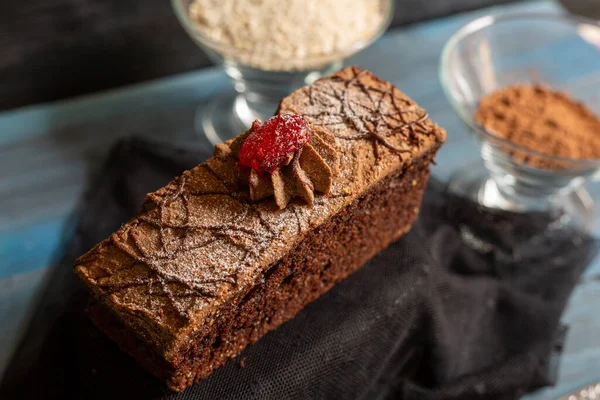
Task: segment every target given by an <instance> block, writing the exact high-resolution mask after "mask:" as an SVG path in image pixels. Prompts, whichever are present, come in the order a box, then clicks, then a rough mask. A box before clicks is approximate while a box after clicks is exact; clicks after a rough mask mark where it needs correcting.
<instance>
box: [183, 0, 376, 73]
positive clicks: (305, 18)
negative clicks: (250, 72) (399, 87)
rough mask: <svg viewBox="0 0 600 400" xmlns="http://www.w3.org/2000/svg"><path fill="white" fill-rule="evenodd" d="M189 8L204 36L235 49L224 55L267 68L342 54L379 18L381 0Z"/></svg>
mask: <svg viewBox="0 0 600 400" xmlns="http://www.w3.org/2000/svg"><path fill="white" fill-rule="evenodd" d="M189 12H190V16H191V18H192V19H193V20H194V21H195V22H196V24H197V27H198V29H199V30H200V31H201V32H202V33H203V34H204V35H206V36H207V37H208V38H209V39H211V40H213V41H215V42H218V43H222V44H224V45H226V46H231V47H233V48H235V49H236V51H235V52H234V51H232V54H227V56H230V57H234V58H237V59H238V60H239V61H242V62H245V63H247V64H250V65H253V66H256V67H260V68H263V69H268V70H288V69H302V67H309V65H305V63H306V62H308V60H307V59H308V58H309V57H314V56H328V55H332V54H337V53H342V52H345V51H347V50H348V49H349V48H351V47H352V46H353V45H355V44H356V43H357V42H361V41H363V40H368V39H370V38H371V37H373V36H374V35H375V33H376V32H377V31H378V30H379V28H380V27H381V25H382V23H383V21H384V10H383V1H382V0H286V1H280V0H195V1H194V2H192V3H191V5H190V7H189ZM240 50H242V52H240ZM245 52H246V53H245ZM282 62H283V63H282Z"/></svg>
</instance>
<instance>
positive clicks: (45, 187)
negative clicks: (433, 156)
mask: <svg viewBox="0 0 600 400" xmlns="http://www.w3.org/2000/svg"><path fill="white" fill-rule="evenodd" d="M533 10H535V11H548V12H560V11H561V10H560V8H559V7H558V6H557V5H556V4H555V3H554V2H552V1H534V2H528V3H521V4H518V5H509V6H502V7H496V8H492V9H487V10H480V11H477V12H473V13H467V14H462V15H457V16H453V17H449V18H444V19H441V20H436V21H432V22H427V23H423V24H418V25H414V26H410V27H408V28H403V29H399V30H393V31H391V32H389V33H388V34H386V35H385V36H384V37H383V38H382V39H380V40H379V41H378V42H376V43H375V44H374V45H373V46H371V47H370V48H369V49H367V50H366V51H364V52H363V53H361V54H358V55H357V56H355V57H354V58H353V59H351V60H349V61H348V63H352V64H356V65H359V66H361V67H363V68H367V69H369V70H371V71H373V72H374V73H375V74H376V75H379V76H381V77H382V78H384V79H387V80H389V81H391V82H393V83H395V84H397V85H398V86H399V87H400V89H401V90H403V91H405V92H406V93H407V94H408V95H410V96H411V97H412V98H414V99H415V100H416V101H417V102H418V103H420V104H421V105H422V106H423V107H425V108H426V109H427V110H428V111H429V113H430V115H431V117H432V119H433V120H435V121H436V122H438V123H439V124H440V125H442V126H444V127H445V128H446V129H447V130H448V133H449V139H448V143H447V144H446V145H445V146H444V147H443V149H442V150H441V151H440V153H439V155H438V158H437V162H438V166H437V167H435V168H434V170H433V173H434V175H435V176H436V177H437V178H439V179H441V180H444V181H447V180H448V179H449V177H450V175H451V173H452V172H453V171H456V169H458V168H460V167H462V166H466V165H468V164H469V163H471V162H473V161H474V160H477V159H478V157H479V155H478V149H477V147H476V145H475V143H474V141H473V140H472V138H471V137H470V136H469V135H468V132H467V131H466V129H465V128H464V126H463V125H462V124H461V122H460V121H459V120H458V117H457V116H456V115H455V114H454V113H453V112H452V110H451V109H450V107H449V105H448V103H447V102H446V100H445V98H444V96H443V94H442V90H441V87H440V84H439V81H438V78H437V70H438V63H439V55H440V52H441V49H442V46H443V45H444V43H445V42H446V40H447V39H448V38H449V37H450V36H451V35H452V34H453V33H454V32H455V31H456V30H457V29H458V28H459V27H460V26H462V25H463V24H465V23H466V22H468V21H470V20H472V19H474V18H476V17H478V16H480V15H484V14H486V13H491V12H493V13H497V12H507V11H533ZM228 89H229V86H228V81H227V79H226V78H225V76H224V74H223V73H222V72H221V71H220V70H219V69H205V70H201V71H197V72H192V73H187V74H183V75H179V76H174V77H170V78H166V79H162V80H159V81H154V82H149V83H145V84H142V85H137V86H132V87H127V88H124V89H120V90H115V91H111V92H107V93H103V94H97V95H93V96H89V97H83V98H77V99H73V100H70V101H66V102H60V103H53V104H47V105H39V106H33V107H28V108H25V109H20V110H16V111H10V112H5V113H0V210H1V211H0V376H2V373H3V371H4V369H5V368H6V364H7V361H8V360H9V358H10V355H11V353H12V351H13V350H14V348H15V345H16V343H18V340H19V338H20V336H21V334H22V332H23V330H24V329H26V326H27V322H28V318H29V315H30V314H31V310H32V309H33V308H34V307H35V304H36V295H37V294H38V291H39V288H40V285H41V284H42V283H43V281H44V278H45V276H47V274H48V271H49V270H50V268H51V267H52V266H53V265H55V263H56V261H57V259H58V257H59V256H60V252H61V245H62V244H63V243H64V241H65V240H68V237H69V232H70V229H71V228H72V227H73V226H74V224H75V223H76V221H74V218H72V215H73V212H74V210H75V207H76V204H77V202H78V200H79V198H80V196H81V195H82V192H83V190H84V188H85V187H86V185H87V183H88V180H89V178H90V176H92V175H93V174H94V172H95V171H96V170H97V168H98V167H99V164H100V162H101V160H102V159H103V158H104V157H105V155H106V153H107V150H108V149H109V147H110V146H111V144H113V143H114V141H115V140H116V139H118V138H120V137H123V136H127V135H131V134H138V135H144V136H147V137H152V138H160V139H163V140H168V141H172V142H178V143H194V145H195V146H197V145H198V144H204V145H206V146H208V145H209V144H208V142H207V141H206V140H205V139H204V138H201V137H199V136H197V135H196V134H195V132H194V126H193V117H194V113H195V110H196V108H197V107H198V106H202V104H204V103H206V102H207V101H208V100H209V99H210V98H211V97H212V96H213V95H215V94H217V93H220V92H222V91H224V90H228ZM590 189H591V192H592V193H595V194H600V188H598V185H596V186H593V187H590ZM595 197H596V198H597V199H600V196H597V195H596V196H595ZM598 276H600V260H596V261H595V262H594V263H593V264H592V265H591V266H590V268H589V269H588V271H587V272H586V274H585V276H584V277H583V278H582V281H581V283H580V284H579V286H578V287H577V289H576V290H575V293H574V294H573V297H572V299H571V301H570V304H569V306H568V308H567V311H566V313H565V315H564V317H563V319H564V321H565V322H566V323H567V324H569V325H570V327H571V329H570V331H569V335H568V341H567V345H566V348H565V351H564V355H563V357H562V359H561V367H560V377H559V382H558V386H556V387H554V388H549V389H544V390H541V391H539V392H537V393H535V394H533V395H530V396H528V398H529V399H552V398H555V397H557V396H558V395H559V394H563V393H565V392H567V391H570V390H571V389H574V388H576V387H578V386H581V385H583V384H586V383H589V382H591V381H594V380H596V379H600V323H599V322H598V321H597V319H596V311H597V309H598V307H600V280H599V279H597V277H598Z"/></svg>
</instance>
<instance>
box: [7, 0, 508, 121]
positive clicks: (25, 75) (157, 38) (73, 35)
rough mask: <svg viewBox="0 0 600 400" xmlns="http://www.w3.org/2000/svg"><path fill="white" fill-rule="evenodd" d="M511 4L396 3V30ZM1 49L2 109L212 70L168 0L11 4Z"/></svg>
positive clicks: (473, 0) (480, 0) (476, 0)
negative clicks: (467, 12) (475, 10)
mask: <svg viewBox="0 0 600 400" xmlns="http://www.w3.org/2000/svg"><path fill="white" fill-rule="evenodd" d="M508 1H511V0H452V1H448V0H397V3H398V7H397V11H396V15H395V17H394V22H393V25H394V26H399V25H403V24H407V23H411V22H415V21H420V20H425V19H430V18H434V17H438V16H441V15H448V14H451V13H454V12H458V11H461V10H467V9H475V8H479V7H484V6H489V5H492V4H498V3H505V2H508ZM512 1H514V0H512ZM0 49H2V56H1V57H0V110H3V109H8V108H15V107H22V106H25V105H30V104H35V103H40V102H45V101H51V100H57V99H62V98H66V97H70V96H74V95H81V94H85V93H92V92H95V91H98V90H103V89H108V88H114V87H118V86H122V85H126V84H131V83H136V82H142V81H145V80H149V79H155V78H159V77H164V76H169V75H172V74H177V73H182V72H185V71H191V70H194V69H198V68H201V67H206V66H209V65H211V62H210V61H209V60H208V58H207V56H206V54H204V53H203V52H202V51H201V50H200V49H199V48H198V47H197V46H196V45H195V44H194V43H193V42H192V41H191V40H190V38H189V37H187V35H186V33H185V32H184V30H183V28H182V27H181V26H180V25H179V23H178V22H177V20H176V18H175V16H174V14H173V11H172V10H171V2H170V1H169V0H145V1H122V0H103V1H97V0H27V1H14V0H13V1H4V2H2V4H1V5H0Z"/></svg>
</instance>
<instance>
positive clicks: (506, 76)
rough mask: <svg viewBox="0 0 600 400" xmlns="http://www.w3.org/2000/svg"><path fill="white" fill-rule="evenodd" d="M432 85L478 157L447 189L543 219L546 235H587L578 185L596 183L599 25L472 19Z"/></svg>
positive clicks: (554, 18) (546, 17)
mask: <svg viewBox="0 0 600 400" xmlns="http://www.w3.org/2000/svg"><path fill="white" fill-rule="evenodd" d="M440 79H441V83H442V87H443V89H444V92H445V94H446V97H447V98H448V100H449V102H450V104H451V105H452V107H453V109H454V110H455V111H456V113H457V114H458V115H459V116H460V118H461V119H462V120H463V121H464V122H465V123H466V125H467V126H468V127H469V129H470V131H471V132H473V133H474V136H475V137H476V138H477V139H478V141H479V143H480V148H481V155H482V159H483V165H480V166H470V167H469V168H468V169H465V170H463V171H460V172H459V173H457V174H456V175H455V177H454V178H453V179H452V181H451V184H450V190H451V191H453V192H455V193H458V194H461V195H464V196H467V197H470V198H473V199H475V200H477V201H478V202H479V203H480V204H482V205H484V206H487V207H490V208H492V209H502V210H508V211H515V212H521V213H523V212H525V213H527V212H545V213H550V214H552V215H555V216H556V220H555V221H554V227H566V226H569V227H575V228H578V229H584V230H586V231H590V230H592V229H594V228H595V227H594V216H593V213H594V203H593V199H592V197H591V196H590V195H589V194H588V192H587V191H586V190H585V187H584V184H585V183H586V182H587V181H590V180H596V179H599V178H600V24H598V22H596V21H593V20H588V19H584V18H579V17H575V16H571V15H568V14H536V13H528V14H505V15H496V16H486V17H482V18H479V19H477V20H475V21H472V22H471V23H469V24H467V25H466V26H464V27H463V28H462V29H460V30H459V31H458V32H457V33H456V34H455V35H454V36H453V37H452V38H451V39H450V40H449V41H448V43H447V44H446V46H445V48H444V51H443V53H442V58H441V64H440ZM449 134H450V135H451V134H452V132H449Z"/></svg>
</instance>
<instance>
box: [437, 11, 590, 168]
mask: <svg viewBox="0 0 600 400" xmlns="http://www.w3.org/2000/svg"><path fill="white" fill-rule="evenodd" d="M527 19H531V20H542V21H543V20H546V21H552V22H558V23H565V24H567V25H582V24H585V25H589V26H593V27H594V29H597V30H598V32H599V33H600V21H596V20H593V19H591V18H585V17H581V16H576V15H572V14H568V13H553V12H535V11H532V12H508V13H502V14H488V15H484V16H481V17H479V18H476V19H474V20H473V21H470V22H468V23H467V24H465V25H464V26H462V27H461V28H460V29H459V30H458V31H456V32H455V33H454V34H453V35H452V36H451V37H450V39H448V41H447V42H446V44H445V45H444V47H443V49H442V54H441V57H440V64H439V79H440V83H441V86H442V89H443V91H444V94H445V96H446V99H447V100H448V102H449V103H450V105H451V106H452V108H453V109H454V111H455V112H456V113H457V114H458V116H459V117H460V118H461V119H462V121H463V122H464V123H466V124H467V125H468V126H469V127H470V128H471V129H473V130H474V131H475V132H476V133H478V134H479V135H480V136H481V137H483V138H484V139H488V140H490V141H492V142H497V143H499V144H501V145H502V146H506V147H508V148H510V149H511V150H515V151H519V152H522V153H526V154H530V155H532V156H535V157H539V158H544V159H547V160H550V161H556V162H562V163H569V164H573V167H588V168H599V167H600V159H589V158H588V159H583V158H569V157H560V156H555V155H551V154H546V153H542V152H539V151H537V150H533V149H530V148H528V147H524V146H521V145H519V144H516V143H514V142H512V141H510V140H508V139H505V138H503V137H501V136H498V135H497V134H495V133H494V132H493V131H491V130H488V129H486V128H485V127H484V126H483V125H481V124H479V123H478V122H477V121H475V119H474V118H473V116H472V115H471V114H470V113H468V112H467V111H466V110H465V108H464V107H462V106H461V105H460V103H459V102H458V101H457V100H456V99H455V96H454V94H453V90H452V89H451V88H450V85H449V82H450V78H449V77H448V69H449V67H448V63H449V58H450V54H451V53H452V52H453V51H454V50H455V49H456V47H457V46H458V45H459V44H460V43H461V42H462V41H463V40H465V39H466V38H468V37H470V36H471V35H473V34H475V33H477V32H480V31H482V30H483V29H486V28H489V27H492V26H494V25H498V24H500V23H504V22H514V21H518V20H527ZM596 115H597V114H596ZM597 116H598V115H597ZM598 117H599V118H600V116H598ZM528 167H529V166H528ZM570 169H571V168H570Z"/></svg>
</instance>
